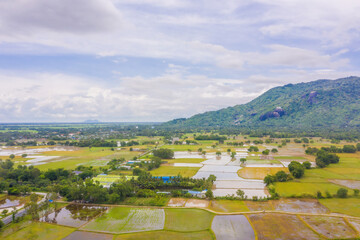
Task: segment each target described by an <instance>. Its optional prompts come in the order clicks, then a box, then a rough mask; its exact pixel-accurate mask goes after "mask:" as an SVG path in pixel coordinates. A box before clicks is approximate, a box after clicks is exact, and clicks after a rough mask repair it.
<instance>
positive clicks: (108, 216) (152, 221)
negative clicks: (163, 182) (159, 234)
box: [82, 207, 165, 233]
mask: <svg viewBox="0 0 360 240" xmlns="http://www.w3.org/2000/svg"><path fill="white" fill-rule="evenodd" d="M164 222H165V213H164V210H163V209H153V208H126V207H113V208H111V209H110V210H109V211H108V212H107V213H105V214H103V215H102V216H100V217H98V218H96V219H95V220H94V221H92V222H90V223H88V224H87V225H85V226H84V227H83V228H82V229H84V230H90V231H97V232H109V233H129V232H140V231H152V230H161V229H163V228H164Z"/></svg>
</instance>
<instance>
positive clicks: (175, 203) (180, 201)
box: [167, 198, 186, 207]
mask: <svg viewBox="0 0 360 240" xmlns="http://www.w3.org/2000/svg"><path fill="white" fill-rule="evenodd" d="M185 203H186V199H184V198H171V199H170V201H169V202H168V204H167V205H168V206H169V207H183V206H184V205H185Z"/></svg>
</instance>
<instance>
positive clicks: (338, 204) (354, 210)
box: [319, 198, 360, 217]
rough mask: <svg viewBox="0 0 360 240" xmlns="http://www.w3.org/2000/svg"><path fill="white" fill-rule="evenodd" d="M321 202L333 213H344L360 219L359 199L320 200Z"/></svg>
mask: <svg viewBox="0 0 360 240" xmlns="http://www.w3.org/2000/svg"><path fill="white" fill-rule="evenodd" d="M319 202H320V203H321V204H322V205H324V206H325V207H327V208H328V209H329V210H330V211H331V212H335V213H343V214H347V215H350V216H355V217H360V199H359V198H345V199H340V198H330V199H320V200H319Z"/></svg>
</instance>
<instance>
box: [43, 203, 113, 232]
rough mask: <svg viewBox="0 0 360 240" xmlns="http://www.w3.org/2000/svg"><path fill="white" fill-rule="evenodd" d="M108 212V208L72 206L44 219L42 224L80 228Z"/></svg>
mask: <svg viewBox="0 0 360 240" xmlns="http://www.w3.org/2000/svg"><path fill="white" fill-rule="evenodd" d="M106 210H107V207H102V206H89V205H79V204H70V205H68V206H65V207H63V208H61V209H59V210H56V211H55V212H53V213H50V214H48V215H46V216H44V217H42V218H40V221H41V222H47V223H56V224H59V225H64V226H69V227H80V226H82V225H84V224H85V223H87V222H89V221H90V220H92V219H93V218H94V217H96V216H98V215H99V214H101V213H103V212H104V211H106Z"/></svg>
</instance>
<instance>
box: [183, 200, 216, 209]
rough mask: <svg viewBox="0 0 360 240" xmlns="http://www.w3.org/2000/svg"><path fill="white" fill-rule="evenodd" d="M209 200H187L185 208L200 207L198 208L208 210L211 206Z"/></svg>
mask: <svg viewBox="0 0 360 240" xmlns="http://www.w3.org/2000/svg"><path fill="white" fill-rule="evenodd" d="M209 203H210V202H209V201H208V200H201V199H189V200H187V202H186V204H185V207H198V208H207V207H208V206H209Z"/></svg>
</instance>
